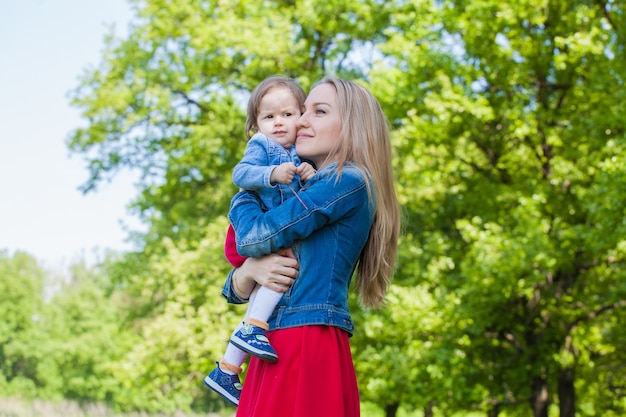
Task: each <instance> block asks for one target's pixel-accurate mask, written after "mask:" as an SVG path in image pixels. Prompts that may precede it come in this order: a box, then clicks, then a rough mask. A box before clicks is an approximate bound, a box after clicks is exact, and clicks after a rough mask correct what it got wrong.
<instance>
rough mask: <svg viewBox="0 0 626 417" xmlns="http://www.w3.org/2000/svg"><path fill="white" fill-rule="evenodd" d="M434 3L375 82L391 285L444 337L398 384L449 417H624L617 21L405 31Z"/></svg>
mask: <svg viewBox="0 0 626 417" xmlns="http://www.w3.org/2000/svg"><path fill="white" fill-rule="evenodd" d="M427 3H428V2H414V3H413V5H411V6H407V10H406V11H405V14H404V15H403V16H398V17H397V22H398V25H399V26H400V27H401V29H398V30H396V31H394V35H393V36H391V37H390V39H389V41H388V42H387V43H385V44H384V45H381V49H382V51H383V52H384V53H385V55H386V56H387V59H386V60H385V61H384V62H383V63H382V65H381V67H380V68H376V69H375V71H373V72H372V73H370V78H371V79H372V80H373V86H374V88H375V91H376V92H377V93H378V96H379V97H382V98H383V100H385V98H386V99H388V100H389V101H388V102H387V103H385V105H386V106H385V108H386V109H388V114H389V115H390V116H391V118H392V121H393V122H394V124H395V125H396V126H397V129H396V131H395V137H396V138H397V142H396V143H397V148H398V151H399V155H400V157H399V159H398V173H399V191H400V193H401V195H402V198H403V202H404V208H405V212H406V216H407V222H406V228H407V235H406V237H407V239H406V241H405V243H404V245H403V248H402V253H401V265H400V268H399V271H398V276H397V279H396V285H400V286H407V287H408V286H412V285H414V284H415V281H416V279H417V282H420V283H425V284H426V285H427V286H429V287H430V288H429V292H430V293H431V294H432V297H434V298H435V299H436V300H438V301H439V302H438V303H437V304H436V306H435V307H434V308H433V309H432V310H430V313H431V314H434V315H437V316H438V317H440V322H441V323H442V326H441V327H440V328H439V329H438V330H439V332H440V334H441V337H440V338H439V339H438V341H437V342H436V343H434V344H433V347H432V349H434V351H435V353H434V354H432V355H428V356H427V357H428V358H429V359H435V362H434V363H431V364H430V365H429V364H428V363H426V362H424V361H422V360H420V359H421V358H420V357H419V356H414V357H410V356H409V357H405V358H403V359H404V360H405V361H406V363H407V366H405V367H404V369H407V370H408V369H413V368H414V367H416V368H421V369H431V370H432V372H431V371H429V374H430V375H431V376H432V377H435V378H436V379H437V380H438V381H439V384H438V386H439V387H441V388H442V389H435V390H433V391H432V393H431V395H432V400H433V401H434V402H435V403H436V404H437V405H438V406H439V407H441V408H447V409H450V410H451V411H454V410H455V409H459V408H462V409H466V410H467V409H472V408H475V407H480V408H482V409H483V410H485V412H487V413H489V415H497V414H498V412H499V411H500V410H503V409H505V408H506V410H507V415H526V413H527V409H528V408H527V407H528V405H530V409H531V410H532V412H533V415H535V416H547V415H548V409H549V407H550V404H552V403H557V404H558V408H559V413H560V415H561V416H563V417H566V416H573V415H574V414H575V413H576V412H578V413H581V414H583V415H592V414H594V413H595V412H597V410H593V409H590V407H589V402H592V403H595V402H596V401H597V403H598V404H600V403H604V402H605V401H606V399H607V397H611V398H612V400H609V401H608V402H606V403H607V404H608V403H610V404H611V405H610V407H609V406H608V405H607V408H606V409H603V412H605V411H606V412H607V415H608V413H614V414H612V415H618V414H620V413H623V400H622V398H623V392H622V391H621V389H622V388H621V386H620V384H617V385H609V380H610V381H615V379H614V378H617V377H618V375H619V377H623V370H622V367H621V366H619V365H618V364H619V363H620V361H621V360H622V359H623V358H622V357H621V353H617V352H615V351H612V349H611V348H610V346H613V345H612V343H613V341H616V340H618V339H619V340H621V339H622V338H623V337H624V332H623V330H622V329H621V328H619V327H618V326H615V325H614V323H616V321H615V320H616V318H617V317H620V316H621V315H623V312H622V311H619V310H620V309H623V307H624V300H625V295H626V294H625V290H626V288H625V286H624V285H623V284H622V282H623V275H624V269H623V266H622V265H623V262H624V250H623V247H624V238H623V236H624V233H623V232H624V230H623V228H624V223H623V218H624V216H623V215H624V207H625V205H624V204H623V193H621V192H620V191H618V190H620V185H621V184H623V178H624V172H625V171H624V165H623V163H622V162H623V156H622V155H623V147H624V143H625V142H624V122H623V120H622V118H621V117H620V116H619V114H621V112H622V110H623V106H624V104H623V103H624V100H623V97H622V96H623V94H624V89H623V88H622V87H623V77H624V74H625V68H624V37H623V32H622V30H623V29H622V28H623V27H624V23H625V21H624V14H623V7H624V6H623V4H622V3H620V2H586V1H573V2H572V1H549V2H544V1H522V2H517V3H501V2H496V1H488V0H486V1H478V2H476V1H472V2H468V1H442V2H439V3H437V5H438V6H437V7H436V8H435V10H434V11H433V10H432V9H428V10H429V12H433V13H431V14H430V15H429V16H430V17H429V18H428V20H425V22H426V23H429V26H427V27H423V26H421V25H420V24H417V25H413V22H411V18H412V17H413V16H418V15H420V14H422V13H423V12H424V11H425V10H426V9H425V7H426V4H427ZM428 28H430V31H429V30H428ZM609 86H613V87H609ZM609 90H610V91H612V93H611V94H609V95H607V91H609ZM416 264H417V265H416ZM405 271H408V274H411V275H407V274H405ZM406 291H409V288H407V289H406ZM418 299H421V298H418ZM391 308H392V309H394V308H398V309H403V308H406V307H405V306H401V305H397V306H395V305H392V306H391ZM423 314H427V313H426V312H424V313H423ZM400 330H401V331H407V332H408V329H407V328H406V327H401V328H400ZM596 343H597V344H596ZM437 352H438V353H437ZM453 352H454V357H455V358H456V360H455V361H452V362H451V361H450V358H451V356H450V355H449V353H453ZM591 357H593V358H594V359H591ZM403 359H401V358H400V357H396V360H403ZM597 361H600V362H602V363H603V366H597V365H596V364H597V363H598V362H597ZM409 363H413V364H414V366H413V367H412V366H408V364H409ZM451 365H454V367H452V366H451ZM590 368H592V369H593V371H590ZM442 370H446V371H447V372H446V373H443V374H442ZM592 375H595V376H592ZM597 376H600V380H601V381H604V382H605V384H606V385H604V386H603V388H600V386H601V385H600V382H596V381H597V380H596V378H597ZM408 377H410V375H407V378H408ZM587 378H590V380H587ZM446 379H447V380H448V381H450V382H449V384H450V387H449V388H448V389H444V388H445V387H446V384H445V383H444V382H445V380H446ZM425 380H426V381H427V380H428V379H425ZM591 381H594V384H593V387H590V385H589V383H590V382H591ZM468 386H478V387H480V389H475V390H470V389H467V387H468ZM582 386H586V387H589V389H585V393H586V394H587V395H590V396H593V398H594V400H588V402H587V405H586V406H585V407H582V406H577V403H576V398H577V397H576V388H577V387H579V389H581V388H580V387H582ZM416 392H419V391H416ZM607 392H610V393H611V394H607ZM450 395H452V397H451V396H450ZM620 404H621V405H620ZM586 413H587V414H586Z"/></svg>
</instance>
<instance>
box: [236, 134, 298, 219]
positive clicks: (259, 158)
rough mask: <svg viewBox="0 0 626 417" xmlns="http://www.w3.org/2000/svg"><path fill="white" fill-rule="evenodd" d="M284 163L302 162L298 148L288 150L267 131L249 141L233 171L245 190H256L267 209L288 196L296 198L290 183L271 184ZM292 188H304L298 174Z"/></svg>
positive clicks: (296, 163) (295, 189)
mask: <svg viewBox="0 0 626 417" xmlns="http://www.w3.org/2000/svg"><path fill="white" fill-rule="evenodd" d="M284 162H293V163H294V164H295V165H296V166H298V165H300V158H298V155H297V154H296V149H295V147H294V146H292V147H291V149H290V150H287V149H285V148H284V147H283V146H282V145H281V144H279V143H278V142H276V141H274V140H272V139H270V138H269V137H267V136H265V135H264V134H262V133H256V134H255V135H254V136H252V137H251V138H250V140H249V141H248V144H247V145H246V151H245V153H244V155H243V158H242V159H241V161H240V162H239V163H238V164H237V165H236V166H235V169H234V170H233V183H235V185H236V186H237V187H239V188H242V189H244V190H248V191H255V192H256V193H257V194H258V195H259V197H260V198H261V201H262V202H263V204H264V205H265V209H270V208H272V207H276V206H278V205H279V204H281V203H282V202H283V201H285V200H286V199H287V198H289V197H293V191H291V190H290V189H289V187H288V186H287V184H271V183H270V176H271V175H272V171H273V170H274V168H276V167H277V166H278V165H280V164H282V163H284ZM291 188H292V189H293V190H294V191H298V189H299V188H300V183H299V179H298V176H297V175H296V176H295V177H294V179H293V181H292V183H291Z"/></svg>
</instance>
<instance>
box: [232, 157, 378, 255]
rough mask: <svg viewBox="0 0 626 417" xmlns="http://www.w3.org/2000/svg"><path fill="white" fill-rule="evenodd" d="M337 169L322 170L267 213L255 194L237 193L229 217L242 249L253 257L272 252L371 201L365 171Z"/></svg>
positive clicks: (349, 168) (358, 209)
mask: <svg viewBox="0 0 626 417" xmlns="http://www.w3.org/2000/svg"><path fill="white" fill-rule="evenodd" d="M333 170H334V169H332V170H329V169H326V170H323V171H320V172H318V173H317V174H316V175H315V176H314V177H313V178H312V179H311V180H310V181H309V182H308V183H307V184H306V186H305V187H303V188H302V189H301V190H300V191H299V192H298V193H297V195H298V197H299V198H290V199H288V200H286V201H285V202H283V203H282V204H281V205H280V206H278V207H276V208H273V209H271V210H269V211H266V212H263V210H262V205H261V203H260V200H259V199H258V197H257V196H256V195H254V194H253V193H249V192H246V191H242V192H240V193H238V194H236V195H235V196H234V197H233V199H232V200H231V208H230V211H229V219H230V222H231V224H232V225H233V227H234V228H235V233H236V235H237V250H238V252H239V253H240V254H241V255H243V256H251V257H261V256H264V255H268V254H270V253H273V252H276V251H277V250H278V249H280V248H282V247H291V246H293V244H294V242H296V241H297V240H299V239H304V238H306V237H308V236H310V235H311V234H312V233H314V232H315V231H316V230H318V229H320V228H322V227H324V226H326V225H328V224H331V223H333V222H335V221H338V220H339V219H341V218H343V217H344V216H349V215H351V214H352V213H354V212H357V211H360V210H362V209H363V207H364V206H366V205H367V204H368V196H367V188H366V184H365V179H364V177H363V175H362V174H361V172H360V171H359V170H358V169H356V168H352V167H346V168H344V170H343V173H342V175H341V176H340V177H337V176H336V175H333V174H332V172H333ZM371 215H372V210H371V209H370V216H371Z"/></svg>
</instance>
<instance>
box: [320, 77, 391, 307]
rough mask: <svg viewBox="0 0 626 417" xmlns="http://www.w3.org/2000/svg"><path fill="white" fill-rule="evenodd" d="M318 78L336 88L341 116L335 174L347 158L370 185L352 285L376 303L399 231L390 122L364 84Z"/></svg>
mask: <svg viewBox="0 0 626 417" xmlns="http://www.w3.org/2000/svg"><path fill="white" fill-rule="evenodd" d="M320 84H330V85H332V86H333V87H334V88H335V90H336V91H337V104H338V106H339V108H340V111H341V120H342V126H341V132H340V139H339V140H338V141H337V146H336V147H335V149H333V150H332V151H331V153H330V154H329V155H328V160H332V161H335V162H336V163H337V167H338V175H341V168H342V167H343V166H344V165H345V164H346V163H352V164H354V165H355V166H357V167H358V168H359V169H360V170H361V171H362V172H363V174H364V175H365V177H366V178H368V179H369V182H368V186H369V184H371V188H373V190H370V189H369V188H368V190H369V195H370V197H371V196H373V199H374V207H375V213H374V222H373V224H372V228H371V229H370V234H369V236H368V238H367V241H366V243H365V247H364V248H363V251H362V252H361V256H360V258H359V265H358V267H357V275H356V287H357V290H358V292H359V297H360V300H361V302H362V304H363V305H364V306H366V307H377V306H379V305H380V304H381V303H382V302H383V301H384V299H385V294H386V292H387V289H388V288H389V284H390V282H391V276H392V274H393V270H394V266H395V262H396V252H397V249H398V238H399V235H400V205H399V203H398V198H397V196H396V192H395V188H394V180H393V170H392V161H391V158H392V151H391V137H390V133H389V124H388V122H387V119H386V118H385V115H384V113H383V111H382V108H381V107H380V103H379V102H378V100H376V98H375V97H374V96H373V95H372V93H371V92H369V91H368V90H367V89H365V88H364V87H362V86H360V85H358V84H356V83H355V82H353V81H349V80H343V79H340V78H336V77H330V76H327V77H325V78H324V79H322V80H321V81H319V82H318V83H317V84H315V85H316V86H317V85H320ZM314 87H315V86H314ZM314 87H313V88H314Z"/></svg>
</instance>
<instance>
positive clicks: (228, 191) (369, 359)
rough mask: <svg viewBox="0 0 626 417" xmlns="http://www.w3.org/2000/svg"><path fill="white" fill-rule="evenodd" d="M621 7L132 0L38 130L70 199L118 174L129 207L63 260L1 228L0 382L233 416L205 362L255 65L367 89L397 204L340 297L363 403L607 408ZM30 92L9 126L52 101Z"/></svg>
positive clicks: (479, 410) (615, 326)
mask: <svg viewBox="0 0 626 417" xmlns="http://www.w3.org/2000/svg"><path fill="white" fill-rule="evenodd" d="M44 4H45V5H46V6H49V5H50V3H45V2H43V1H42V2H39V3H37V5H39V6H41V5H44ZM625 6H626V5H625V4H624V2H621V1H616V0H613V1H610V0H608V1H602V0H597V1H579V0H576V1H565V0H552V1H550V0H543V1H538V0H534V1H532V0H524V1H520V2H515V3H514V4H503V3H501V2H497V1H495V0H482V1H471V2H469V1H447V0H440V1H420V0H414V1H403V0H398V1H391V2H389V1H377V0H359V1H341V0H331V1H325V2H321V1H317V0H308V1H265V2H263V3H261V4H260V3H259V2H252V1H246V0H241V1H227V0H224V1H219V2H218V1H192V0H188V1H177V2H171V1H166V0H161V1H157V0H155V1H138V0H137V1H130V2H128V3H127V4H125V7H127V8H128V9H127V10H128V11H129V17H128V25H125V26H124V27H123V29H122V30H120V31H119V32H118V31H116V30H108V31H106V36H104V37H103V38H102V39H101V42H102V43H101V44H100V46H99V50H98V51H97V54H96V55H95V58H90V60H91V59H93V61H92V62H85V63H84V67H83V68H82V70H81V71H80V72H79V73H78V75H79V77H78V78H76V79H75V82H74V83H73V84H72V85H70V86H69V90H68V91H67V97H66V102H65V104H63V105H67V106H68V107H71V108H72V109H73V111H74V112H76V113H77V114H78V115H79V116H80V117H78V118H77V119H76V122H75V124H74V125H72V126H69V127H68V131H67V132H63V133H62V134H61V135H56V136H61V137H56V139H55V140H58V141H59V143H61V144H63V147H64V149H66V150H67V152H69V154H70V155H71V156H72V160H78V161H80V162H81V164H82V170H80V172H78V173H77V174H76V178H73V181H75V184H76V187H78V189H79V191H76V192H77V193H79V192H83V193H85V196H86V197H85V198H90V196H94V195H98V193H101V192H103V191H102V190H103V189H105V190H106V187H107V186H110V185H111V184H119V183H120V182H122V183H123V184H124V186H125V187H128V185H129V183H131V184H130V185H132V187H129V188H124V189H125V190H126V191H124V192H126V193H128V197H127V198H128V209H127V210H128V211H127V212H125V213H124V216H129V218H131V219H133V220H129V221H136V224H137V226H136V227H134V228H133V227H129V228H125V229H124V232H125V236H124V241H125V245H127V246H124V247H121V248H120V247H118V248H113V249H116V250H103V251H101V252H100V253H99V254H98V256H96V257H95V259H93V258H90V257H88V256H84V257H82V258H81V257H78V259H76V260H75V261H74V260H73V261H72V262H70V265H69V266H68V267H67V268H65V267H63V268H60V269H59V268H50V266H49V264H48V262H47V261H42V260H41V259H40V258H38V255H37V254H33V253H29V252H28V250H21V248H20V247H19V246H20V245H19V244H18V249H17V250H16V249H14V248H15V245H16V244H15V243H14V242H13V243H12V242H10V241H9V242H7V241H5V239H6V237H5V236H7V235H2V236H0V238H1V239H2V241H1V243H2V245H3V246H4V245H6V249H2V251H1V252H0V294H1V295H0V297H1V298H0V316H1V317H2V318H3V322H2V325H1V326H0V393H1V394H3V397H4V398H7V399H8V400H7V401H15V402H16V403H25V404H30V406H31V409H32V408H33V404H40V402H41V401H45V402H46V403H47V404H50V407H53V406H54V405H55V404H56V405H59V404H60V405H61V406H63V405H65V404H78V406H77V407H79V408H80V407H83V409H89V410H96V411H93V413H96V414H97V413H99V412H102V413H104V411H98V410H101V408H99V407H106V409H107V410H111V412H115V413H118V414H129V413H130V414H132V413H135V414H136V413H152V414H155V415H161V414H164V415H174V414H179V413H187V414H196V413H197V414H203V413H209V412H218V413H223V414H224V415H228V414H229V413H232V409H229V408H227V407H225V405H224V404H223V402H222V401H220V400H219V399H218V398H216V397H215V396H214V395H212V394H211V393H208V392H207V391H206V390H205V389H204V388H203V387H202V378H203V376H204V374H205V373H206V372H207V370H209V369H211V368H212V366H213V362H214V360H215V359H216V358H218V357H219V355H220V353H221V352H222V350H223V347H224V345H225V343H226V340H227V338H228V329H231V328H232V327H233V326H234V323H235V322H236V321H237V320H238V318H239V317H240V316H241V314H242V310H241V307H237V306H228V305H226V303H225V302H224V300H223V299H222V297H221V296H220V294H219V289H220V287H221V285H222V283H223V280H224V277H225V275H226V273H227V272H228V266H227V264H226V262H225V260H224V259H223V255H222V245H223V236H224V231H225V228H226V225H227V220H226V217H225V214H226V211H227V208H228V202H229V199H230V196H231V195H232V194H233V193H234V192H235V191H236V190H235V188H234V186H233V185H232V184H231V182H230V172H231V169H232V167H233V166H234V164H235V163H236V161H237V160H238V159H239V157H240V156H241V154H242V152H243V149H244V147H245V141H244V139H243V138H244V135H243V125H244V123H243V122H244V117H245V114H244V104H245V102H246V99H247V96H248V94H249V91H250V90H251V89H252V88H253V87H254V86H255V85H256V84H257V83H258V82H259V81H260V80H262V79H263V78H265V77H266V76H267V75H270V74H275V73H281V74H287V75H289V76H292V77H295V78H297V79H298V81H299V82H300V83H301V84H302V85H303V86H304V87H305V89H308V88H309V87H310V86H311V85H312V83H313V82H315V81H316V80H317V79H319V78H321V77H322V76H323V75H324V74H327V73H331V74H336V75H339V76H341V77H345V78H351V79H356V80H358V81H359V82H361V83H363V84H364V85H365V86H367V87H368V88H369V89H370V90H371V91H372V92H373V93H374V94H375V95H376V96H377V97H378V99H379V100H380V101H381V104H382V105H383V108H384V110H385V113H386V115H387V117H388V119H389V121H390V125H391V128H392V132H393V133H392V134H393V141H394V150H395V153H396V157H395V159H394V170H395V173H396V178H397V181H396V184H397V191H398V194H399V197H400V200H401V202H402V208H403V235H402V240H401V244H400V253H399V262H398V268H397V271H396V274H395V277H394V280H393V283H392V286H391V288H390V292H389V294H388V301H387V303H386V306H385V307H384V308H382V309H380V310H364V309H362V308H360V307H359V305H358V303H357V301H356V299H355V298H353V299H352V300H351V305H352V311H353V315H354V318H355V321H356V334H355V336H354V337H353V339H352V346H353V354H354V359H355V365H356V368H357V374H358V378H359V386H360V390H361V397H362V401H363V414H364V415H366V416H369V415H371V416H385V417H392V416H396V415H397V416H459V417H460V416H472V417H474V416H489V417H492V416H535V417H547V416H551V417H552V416H559V417H570V416H594V415H602V416H621V415H624V414H625V413H626V383H625V382H624V381H626V375H625V373H626V369H625V363H626V362H625V357H624V356H625V352H624V350H623V348H622V347H623V346H624V345H625V342H626V331H625V330H624V329H623V326H622V325H621V323H622V322H623V319H624V314H625V313H624V308H625V307H626V285H625V284H624V275H625V272H626V269H625V267H624V260H625V256H626V238H625V236H626V233H625V232H626V220H624V219H625V218H626V217H625V216H624V214H626V213H625V211H626V209H625V207H626V193H625V192H624V191H625V189H626V168H625V167H626V165H625V163H624V162H625V153H624V146H625V144H626V141H625V130H624V124H625V122H624V118H623V114H624V106H626V104H625V103H626V101H625V100H624V96H625V95H626V90H625V89H624V77H625V76H626V59H625V58H626V51H625V50H624V46H625V40H626V26H625V25H626V17H625V16H624V12H625ZM3 7H7V6H6V5H5V6H3ZM8 7H11V6H8ZM77 7H78V5H77ZM85 7H86V6H85ZM68 13H69V11H68ZM3 16H4V17H3V19H6V16H7V15H6V14H3ZM9 16H10V14H9ZM69 16H70V17H71V15H69ZM44 17H45V16H40V19H42V20H41V21H42V22H46V19H45V18H44ZM49 21H50V22H52V23H53V27H54V28H55V29H57V30H63V28H64V25H63V21H62V20H59V19H54V18H53V15H52V14H50V19H49ZM3 27H5V26H3ZM75 36H80V33H78V34H76V35H75ZM5 42H7V40H6V39H3V43H5ZM6 45H8V44H6ZM72 52H73V51H72V49H71V48H70V49H68V50H66V51H64V54H62V55H59V56H58V57H50V58H47V59H43V60H42V61H41V62H40V63H39V64H38V65H37V64H34V67H36V68H37V69H38V71H34V70H33V67H30V66H29V67H28V68H23V71H33V73H32V74H33V75H32V77H35V78H38V77H43V76H44V75H43V74H45V73H46V68H48V69H50V68H51V66H52V67H53V64H54V63H55V58H56V59H65V58H64V57H65V56H67V57H72V56H73V53H72ZM42 53H43V51H42ZM92 56H93V55H92ZM87 61H89V60H87ZM12 68H13V70H14V71H15V70H16V69H20V68H21V67H20V63H19V62H16V63H13V65H12ZM3 71H4V70H3ZM72 76H74V74H73V75H72ZM10 78H11V77H8V76H7V77H5V76H3V84H4V83H7V79H10ZM50 83H54V80H53V79H51V80H50ZM6 85H10V84H9V83H7V84H6ZM24 87H26V86H24ZM36 97H37V96H36V94H33V97H32V105H33V107H32V108H31V107H28V108H29V109H30V111H31V114H30V118H25V120H24V121H23V124H24V126H30V125H31V124H33V125H36V124H45V123H46V119H45V118H44V116H45V115H46V114H47V112H48V109H46V108H39V107H37V106H36V104H37V103H38V101H37V99H36ZM4 101H5V100H3V102H4ZM11 109H13V108H12V107H10V106H7V107H3V111H2V113H4V116H6V115H7V114H9V115H12V114H13V113H11V112H10V111H11ZM40 117H41V118H40ZM49 140H51V139H49ZM10 144H14V138H11V137H6V136H5V135H4V134H3V137H2V141H1V145H2V158H3V159H2V161H3V163H2V166H3V169H6V168H5V167H8V166H15V165H9V164H10V163H15V162H13V160H12V158H11V157H10V156H9V155H10V151H11V149H12V148H11V147H10ZM11 146H14V145H11ZM42 150H43V149H41V150H39V152H38V149H37V148H36V147H33V149H32V155H31V156H32V158H33V159H35V160H36V159H37V158H40V157H41V155H42V154H41V153H40V152H41V151H42ZM44 155H45V151H44ZM16 165H17V167H15V168H14V169H12V170H11V171H10V172H6V171H3V179H2V181H3V182H2V183H3V184H8V182H7V179H10V178H11V177H16V176H21V175H24V172H23V171H20V169H19V168H20V166H19V165H18V164H16ZM33 169H35V168H33ZM31 174H32V173H31ZM53 174H54V172H48V173H46V172H42V171H38V177H39V178H40V181H41V184H44V185H45V183H46V181H47V180H49V178H50V177H54V175H53ZM38 184H39V183H38V182H36V183H34V184H32V186H31V187H30V189H21V188H20V191H21V192H23V193H26V194H27V193H28V192H29V190H37V192H40V191H41V189H42V188H43V189H45V187H40V186H38ZM14 187H15V186H14ZM25 188H26V187H25ZM32 192H33V193H35V191H32ZM104 192H106V191H104ZM116 197H117V198H119V196H116ZM56 200H57V199H56V198H55V196H54V195H50V196H49V198H48V199H45V200H44V201H43V202H40V203H38V204H39V205H40V206H41V208H42V214H45V213H46V208H47V207H50V206H51V205H54V203H55V201H56ZM10 204H11V201H10V199H9V198H8V196H6V195H3V204H2V206H3V208H2V210H3V217H4V218H5V219H6V217H10V216H8V215H6V213H5V212H4V210H7V207H10ZM31 213H32V214H31V216H32V217H33V219H35V218H37V212H31ZM74 213H76V214H75V215H76V216H77V217H76V218H77V219H78V216H79V215H80V214H82V211H81V210H75V211H74ZM9 214H10V213H9ZM33 221H34V220H32V219H31V222H24V223H23V226H22V229H23V230H24V233H26V232H27V231H28V230H31V227H30V226H33ZM54 221H55V220H54V217H49V218H48V222H49V223H54ZM92 222H93V223H98V217H97V216H96V217H94V218H93V221H92ZM92 222H88V223H89V224H88V225H86V226H85V227H91V223H92ZM70 223H71V220H70ZM1 232H2V231H1V230H0V233H1ZM62 234H63V230H60V231H59V235H62ZM94 234H96V235H97V232H96V233H94ZM21 245H27V243H25V244H21ZM47 245H55V241H51V242H49V243H47ZM102 246H103V247H104V248H106V246H107V243H106V242H103V243H102ZM68 255H69V254H68ZM90 407H91V408H90ZM26 408H28V407H26ZM107 412H108V411H107ZM64 414H66V415H67V414H68V413H67V412H64ZM94 415H95V414H94Z"/></svg>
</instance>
